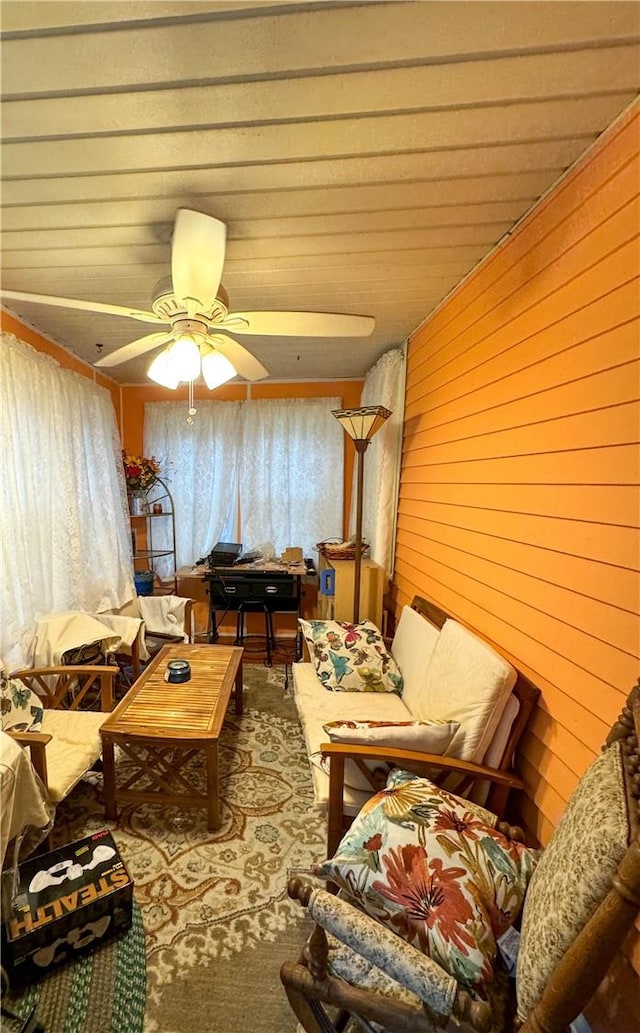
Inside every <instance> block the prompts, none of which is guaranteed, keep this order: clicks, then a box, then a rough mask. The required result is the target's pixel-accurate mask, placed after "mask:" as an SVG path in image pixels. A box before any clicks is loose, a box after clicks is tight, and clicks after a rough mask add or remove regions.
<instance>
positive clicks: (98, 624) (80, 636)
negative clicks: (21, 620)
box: [29, 610, 120, 667]
mask: <svg viewBox="0 0 640 1033" xmlns="http://www.w3.org/2000/svg"><path fill="white" fill-rule="evenodd" d="M91 642H100V643H101V645H102V649H103V651H104V652H111V653H115V652H117V647H118V643H119V642H120V635H119V634H116V633H114V631H113V629H112V628H110V627H108V626H107V624H106V622H103V621H102V620H101V619H100V620H98V619H97V618H96V617H92V616H91V614H90V613H82V611H80V610H69V611H68V612H66V613H49V614H47V616H46V617H41V618H40V619H39V620H38V621H37V623H36V634H35V639H34V643H33V656H32V658H31V664H30V665H29V666H31V667H52V666H55V665H57V664H61V663H62V654H63V653H66V652H67V650H68V649H77V648H78V646H85V645H89V644H90V643H91Z"/></svg>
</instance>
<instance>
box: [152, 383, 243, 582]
mask: <svg viewBox="0 0 640 1033" xmlns="http://www.w3.org/2000/svg"><path fill="white" fill-rule="evenodd" d="M240 404H241V403H240V402H206V401H205V402H203V401H199V402H198V414H197V416H196V417H195V419H194V421H193V424H192V425H188V424H187V422H186V420H185V404H184V402H147V404H146V405H145V407H144V452H145V455H155V456H156V458H157V459H158V461H159V462H160V468H161V474H160V476H161V477H162V479H163V480H165V481H166V482H167V487H168V488H169V491H170V492H171V495H172V497H173V505H174V510H175V519H176V564H177V566H178V567H185V566H190V565H191V564H193V563H195V561H196V560H197V559H199V558H200V556H204V555H205V554H206V553H207V552H210V551H211V549H212V547H213V546H214V545H215V543H216V542H217V541H235V540H236V537H235V536H236V533H237V532H236V526H237V493H238V480H237V459H238V448H239V444H240V438H241V425H240ZM156 524H158V525H162V526H158V527H157V528H156V527H155V526H154V530H153V538H154V547H157V548H159V549H162V548H165V547H169V548H170V547H171V543H170V542H169V540H168V536H169V535H170V534H171V530H170V528H169V527H168V526H165V525H168V524H169V521H168V520H167V521H162V520H157V521H156ZM163 535H165V538H163ZM162 563H163V561H162V560H158V561H157V562H156V569H157V570H158V572H159V574H160V575H161V576H162V577H172V576H173V570H172V569H171V570H170V569H169V566H171V565H172V561H171V560H170V559H167V560H166V561H164V566H162Z"/></svg>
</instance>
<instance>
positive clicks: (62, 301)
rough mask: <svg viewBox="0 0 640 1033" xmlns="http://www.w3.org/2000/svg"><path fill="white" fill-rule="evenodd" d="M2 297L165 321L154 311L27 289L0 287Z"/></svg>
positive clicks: (153, 320) (145, 321) (142, 320)
mask: <svg viewBox="0 0 640 1033" xmlns="http://www.w3.org/2000/svg"><path fill="white" fill-rule="evenodd" d="M0 294H2V297H3V298H11V299H13V300H14V301H32V302H33V303H34V304H35V305H57V306H58V307H59V308H79V309H82V310H83V311H84V312H106V313H107V314H108V315H113V316H128V317H129V318H130V319H139V320H141V322H143V323H166V319H161V318H160V317H159V316H156V315H155V313H154V312H145V311H143V310H142V309H137V308H125V307H124V306H123V305H107V304H105V303H103V302H101V301H83V300H82V299H81V298H55V297H53V296H52V295H49V294H29V293H28V291H9V290H5V289H4V288H0Z"/></svg>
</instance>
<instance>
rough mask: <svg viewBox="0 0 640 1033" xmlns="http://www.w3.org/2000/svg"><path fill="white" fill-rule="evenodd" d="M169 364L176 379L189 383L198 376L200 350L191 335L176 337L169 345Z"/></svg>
mask: <svg viewBox="0 0 640 1033" xmlns="http://www.w3.org/2000/svg"><path fill="white" fill-rule="evenodd" d="M169 354H170V359H171V364H172V366H173V368H174V370H175V371H176V373H177V374H178V379H179V380H182V381H184V382H185V383H189V381H191V380H196V379H197V378H198V376H199V375H200V349H199V348H198V344H197V342H196V340H195V338H193V337H192V336H191V334H184V335H183V336H182V337H178V339H177V341H174V342H173V344H172V345H171V348H170V351H169Z"/></svg>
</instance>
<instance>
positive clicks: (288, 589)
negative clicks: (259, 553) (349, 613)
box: [177, 562, 307, 656]
mask: <svg viewBox="0 0 640 1033" xmlns="http://www.w3.org/2000/svg"><path fill="white" fill-rule="evenodd" d="M306 574H307V568H306V566H305V564H304V563H302V562H301V563H296V564H293V565H289V564H283V563H277V562H259V563H242V564H235V565H234V566H231V567H216V568H215V569H210V568H209V567H205V566H196V567H188V568H184V567H183V568H181V569H180V570H179V571H178V572H177V576H178V578H185V577H199V578H200V579H201V580H202V581H203V582H204V583H205V584H206V585H207V595H208V597H209V633H208V638H209V642H217V640H218V627H219V622H218V619H217V617H216V614H217V613H222V614H225V613H229V612H231V613H238V611H240V612H242V611H244V610H255V609H262V608H263V607H264V608H265V612H267V613H268V614H269V615H271V614H274V613H292V614H295V615H296V618H298V617H299V616H300V613H301V602H302V578H303V577H305V576H306ZM299 638H300V636H299V629H298V628H297V626H296V656H299V655H300V641H299Z"/></svg>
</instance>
